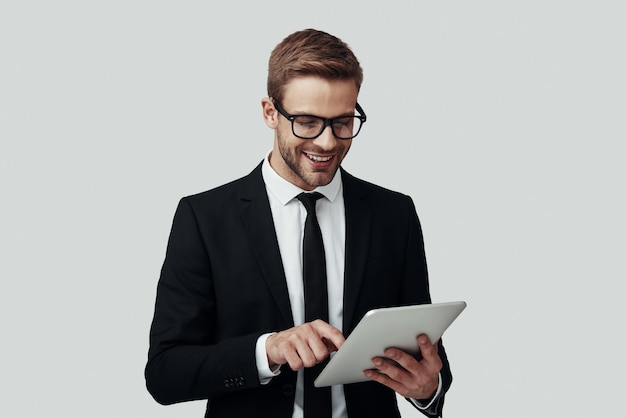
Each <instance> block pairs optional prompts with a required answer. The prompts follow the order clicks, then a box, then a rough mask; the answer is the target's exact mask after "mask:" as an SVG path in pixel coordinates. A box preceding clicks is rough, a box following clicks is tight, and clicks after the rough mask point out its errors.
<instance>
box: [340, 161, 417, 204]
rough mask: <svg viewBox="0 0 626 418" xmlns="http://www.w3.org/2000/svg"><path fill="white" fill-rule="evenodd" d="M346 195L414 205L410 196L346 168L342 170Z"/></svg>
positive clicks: (352, 197) (388, 202)
mask: <svg viewBox="0 0 626 418" xmlns="http://www.w3.org/2000/svg"><path fill="white" fill-rule="evenodd" d="M341 175H342V181H343V187H344V196H348V198H351V199H362V198H365V197H368V198H371V199H374V201H381V202H385V203H386V204H390V203H398V204H407V203H409V204H410V205H411V206H412V205H413V203H412V202H413V201H412V199H411V197H410V196H408V195H406V194H404V193H401V192H398V191H395V190H391V189H387V188H385V187H382V186H379V185H377V184H374V183H370V182H369V181H366V180H363V179H360V178H357V177H354V176H353V175H352V174H350V173H348V172H347V171H345V170H343V169H342V170H341Z"/></svg>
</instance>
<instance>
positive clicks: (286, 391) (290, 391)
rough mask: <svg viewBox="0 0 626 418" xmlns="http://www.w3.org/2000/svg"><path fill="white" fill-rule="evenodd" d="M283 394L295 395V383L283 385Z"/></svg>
mask: <svg viewBox="0 0 626 418" xmlns="http://www.w3.org/2000/svg"><path fill="white" fill-rule="evenodd" d="M283 395H285V396H291V395H293V385H285V386H283Z"/></svg>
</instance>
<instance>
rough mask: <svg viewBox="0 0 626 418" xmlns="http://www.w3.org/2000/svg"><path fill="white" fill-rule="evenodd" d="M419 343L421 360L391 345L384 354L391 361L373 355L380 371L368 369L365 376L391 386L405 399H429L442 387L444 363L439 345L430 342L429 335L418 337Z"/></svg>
mask: <svg viewBox="0 0 626 418" xmlns="http://www.w3.org/2000/svg"><path fill="white" fill-rule="evenodd" d="M417 342H418V344H419V347H420V352H421V354H422V359H421V360H417V359H416V358H415V357H413V356H412V355H411V354H408V353H405V352H404V351H402V350H399V349H397V348H388V349H387V350H385V356H386V357H387V358H388V359H390V360H392V361H389V360H388V359H385V358H383V357H374V358H373V359H372V363H373V364H374V366H375V367H376V368H377V369H378V370H366V371H365V376H367V377H368V378H370V379H372V380H375V381H376V382H379V383H382V384H383V385H385V386H387V387H390V388H391V389H393V390H394V391H396V392H397V393H398V394H400V395H402V396H403V397H405V398H413V399H428V398H430V397H431V396H433V394H434V393H435V391H436V390H437V387H438V386H439V372H440V371H441V368H442V366H443V365H442V363H441V359H440V358H439V354H438V353H437V344H431V342H430V339H429V338H428V337H427V336H426V335H420V336H419V337H417ZM393 362H396V363H397V364H394V363H393Z"/></svg>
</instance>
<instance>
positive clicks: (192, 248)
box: [145, 198, 261, 404]
mask: <svg viewBox="0 0 626 418" xmlns="http://www.w3.org/2000/svg"><path fill="white" fill-rule="evenodd" d="M216 315H217V309H216V297H215V291H214V284H213V277H212V273H211V260H210V258H209V254H208V252H207V250H206V247H205V244H204V243H203V240H202V236H201V234H200V231H199V227H198V222H197V219H196V217H195V214H194V211H193V209H192V207H191V204H190V203H189V201H188V199H187V198H184V199H182V200H181V201H180V203H179V206H178V209H177V211H176V215H175V217H174V222H173V226H172V230H171V233H170V238H169V242H168V246H167V252H166V257H165V261H164V264H163V268H162V270H161V276H160V279H159V284H158V287H157V297H156V304H155V311H154V318H153V322H152V327H151V330H150V349H149V352H148V362H147V365H146V369H145V378H146V385H147V388H148V391H149V392H150V393H151V395H152V396H153V397H154V399H155V400H156V401H157V402H159V403H162V404H171V403H176V402H182V401H188V400H197V399H208V398H211V397H213V396H217V395H223V394H226V393H229V392H233V391H240V390H242V389H249V388H252V387H257V386H259V381H258V373H257V369H256V364H255V354H254V350H255V344H256V340H257V338H258V337H259V335H260V334H261V332H259V333H253V334H247V335H241V336H236V337H231V338H219V341H218V336H217V335H216V332H215V326H216Z"/></svg>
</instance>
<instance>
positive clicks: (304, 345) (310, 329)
mask: <svg viewBox="0 0 626 418" xmlns="http://www.w3.org/2000/svg"><path fill="white" fill-rule="evenodd" d="M345 340H346V339H345V337H344V336H343V334H342V333H341V331H339V330H338V329H337V328H335V327H333V326H332V325H329V324H327V323H326V322H324V321H322V320H321V319H317V320H315V321H313V322H307V323H304V324H302V325H299V326H297V327H293V328H289V329H288V330H285V331H281V332H278V333H276V334H272V335H270V336H269V338H268V339H267V340H266V342H265V351H266V353H267V359H268V361H269V364H270V366H273V365H277V364H278V365H280V364H285V363H289V367H291V369H292V370H294V371H296V370H300V369H301V368H302V367H312V366H315V365H316V364H318V363H320V362H321V361H323V360H324V359H326V358H327V357H328V356H329V355H330V353H332V352H334V351H337V350H338V349H339V347H341V346H342V345H343V343H344V341H345Z"/></svg>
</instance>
